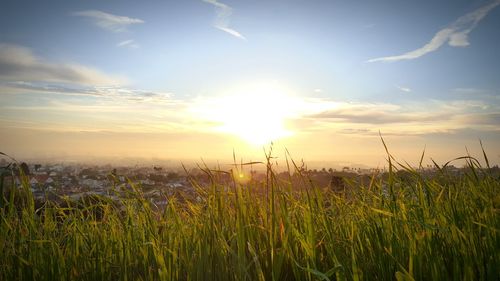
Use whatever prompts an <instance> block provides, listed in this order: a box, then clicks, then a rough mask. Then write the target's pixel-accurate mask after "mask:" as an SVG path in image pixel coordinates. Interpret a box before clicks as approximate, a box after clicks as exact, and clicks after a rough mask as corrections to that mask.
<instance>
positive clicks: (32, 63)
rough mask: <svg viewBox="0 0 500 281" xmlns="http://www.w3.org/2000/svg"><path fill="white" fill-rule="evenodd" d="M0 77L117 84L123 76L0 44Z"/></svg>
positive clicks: (16, 79) (12, 79)
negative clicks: (50, 58) (47, 58)
mask: <svg viewBox="0 0 500 281" xmlns="http://www.w3.org/2000/svg"><path fill="white" fill-rule="evenodd" d="M0 80H4V81H5V80H7V81H47V82H63V83H74V84H80V85H82V84H83V85H119V84H123V82H124V79H123V78H119V77H115V76H111V75H107V74H104V73H103V72H101V71H99V70H97V69H94V68H90V67H86V66H82V65H79V64H74V63H61V62H53V61H49V60H46V59H44V58H41V57H38V56H36V55H35V54H34V53H33V52H32V51H31V50H30V49H28V48H26V47H22V46H18V45H11V44H0Z"/></svg>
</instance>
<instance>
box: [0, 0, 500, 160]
mask: <svg viewBox="0 0 500 281" xmlns="http://www.w3.org/2000/svg"><path fill="white" fill-rule="evenodd" d="M1 6H2V7H1V9H0V132H1V136H0V151H2V152H4V153H7V154H9V155H11V156H14V157H17V158H21V159H22V158H27V157H29V158H36V157H39V158H55V159H57V158H60V159H64V158H72V157H73V158H75V159H83V158H85V157H93V158H95V157H101V156H102V157H144V158H151V157H155V158H166V159H167V158H169V159H200V158H201V159H215V160H225V159H231V158H232V155H233V151H234V152H235V153H236V154H237V155H239V156H241V157H243V158H245V159H247V160H250V159H256V158H259V157H261V158H262V157H264V152H263V151H264V150H265V149H269V147H270V146H269V145H270V143H271V142H272V143H273V149H274V151H275V153H276V154H279V155H281V156H280V157H283V156H282V155H283V152H284V151H285V149H287V150H288V151H289V152H290V154H291V155H292V157H294V158H298V159H304V160H306V161H324V162H339V163H340V162H342V163H359V164H365V165H369V166H383V165H384V164H385V160H384V159H385V151H384V147H383V145H382V142H381V139H380V136H383V138H384V140H385V141H386V143H387V144H388V146H389V149H390V151H391V153H392V154H394V156H396V158H398V159H403V160H405V161H408V162H409V163H415V162H418V160H419V159H420V156H421V154H422V151H424V149H425V159H426V161H430V159H431V158H432V159H434V160H436V161H438V162H440V163H444V162H446V161H448V160H451V159H453V158H455V157H459V156H464V155H466V154H467V151H469V153H470V154H471V155H472V156H478V157H479V156H480V155H481V154H480V151H481V147H480V144H479V140H481V141H482V143H483V145H484V149H485V150H486V152H487V154H488V156H489V160H490V162H492V163H497V164H498V163H500V79H499V77H500V52H499V51H498V50H500V31H499V29H498V27H499V26H500V0H493V1H492V0H488V1H486V0H473V1H463V0H447V1H445V0H439V1H436V0H434V1H396V0H377V1H373V0H361V1H346V0H344V1H326V0H325V1H320V0H308V1H306V0H268V1H260V0H256V1H235V0H224V1H219V0H186V1H146V2H144V1H124V0H120V1H117V0H111V1H92V0H89V1H25V0H16V1H10V0H4V1H2V5H1Z"/></svg>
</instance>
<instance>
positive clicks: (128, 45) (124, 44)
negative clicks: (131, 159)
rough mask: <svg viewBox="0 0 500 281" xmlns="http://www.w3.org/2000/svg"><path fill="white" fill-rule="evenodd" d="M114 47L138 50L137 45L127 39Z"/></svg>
mask: <svg viewBox="0 0 500 281" xmlns="http://www.w3.org/2000/svg"><path fill="white" fill-rule="evenodd" d="M116 47H119V48H129V49H137V48H139V44H137V43H136V42H135V41H134V40H133V39H129V40H124V41H121V42H119V43H118V44H116Z"/></svg>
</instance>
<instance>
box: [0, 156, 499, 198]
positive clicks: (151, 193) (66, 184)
mask: <svg viewBox="0 0 500 281" xmlns="http://www.w3.org/2000/svg"><path fill="white" fill-rule="evenodd" d="M0 167H2V168H3V169H4V176H5V177H3V180H4V183H3V185H4V186H5V187H8V186H12V184H13V185H14V186H16V187H18V188H21V187H22V185H23V183H22V181H23V180H25V181H26V180H27V181H28V182H27V184H28V186H29V187H30V189H31V192H32V194H33V196H34V199H35V200H37V201H38V202H43V201H46V200H55V201H57V200H63V199H64V198H66V199H71V200H79V199H80V198H82V197H83V196H92V195H100V196H106V197H109V198H111V199H116V198H117V195H118V194H120V193H121V192H125V191H126V190H132V186H134V187H138V188H139V189H140V190H141V192H142V193H143V195H144V197H145V198H147V199H148V200H149V201H150V202H151V203H152V204H154V205H156V206H157V207H163V206H165V205H166V204H167V203H168V200H167V198H169V197H170V196H172V195H176V194H183V195H184V196H185V195H188V196H191V197H193V198H196V195H195V192H194V191H195V187H194V186H193V182H195V183H196V184H197V185H201V186H203V185H208V184H210V177H209V176H208V174H207V171H209V172H210V173H213V174H215V175H217V179H218V180H219V181H222V182H224V181H225V182H229V181H233V180H234V178H236V181H237V180H238V178H239V177H242V178H243V177H244V178H246V179H248V180H252V181H257V182H258V181H261V182H263V181H264V180H265V177H266V175H265V173H263V172H258V171H255V170H253V169H251V168H248V167H245V168H243V167H241V168H242V169H241V174H238V175H236V177H233V176H234V174H233V175H231V173H230V172H228V171H229V169H228V171H218V170H211V169H208V168H207V169H206V170H205V171H204V169H203V168H201V167H198V168H191V169H189V170H187V169H185V168H184V169H183V168H178V169H172V168H168V169H166V168H163V167H161V166H154V165H151V166H143V167H139V166H134V167H128V166H123V167H113V166H111V165H89V164H65V163H60V164H38V163H24V162H22V163H20V164H18V163H11V162H9V161H7V160H6V159H0ZM6 167H9V171H11V175H9V174H5V168H6ZM245 169H246V170H247V171H245ZM465 169H466V168H457V167H455V166H453V165H450V166H447V167H446V171H447V173H449V174H452V175H461V174H463V172H464V170H465ZM235 170H239V169H238V168H237V167H236V168H235ZM298 170H299V171H301V173H303V174H304V175H307V176H308V178H309V179H310V180H311V182H312V183H314V185H315V186H317V187H322V188H330V189H332V190H333V191H335V192H343V191H345V189H346V187H348V185H349V184H348V183H349V182H351V183H352V182H356V183H358V184H359V183H360V184H361V186H363V185H364V186H367V185H368V184H369V183H370V181H371V180H372V179H373V178H374V177H375V178H381V177H384V176H386V175H387V170H386V169H375V168H370V169H368V168H366V169H363V168H350V167H343V168H342V169H340V170H337V169H332V168H329V169H326V168H323V169H311V170H309V169H307V168H305V167H300V168H298ZM244 171H245V172H244ZM490 171H493V172H494V173H496V174H499V168H498V166H495V167H493V168H491V169H490ZM419 172H420V174H421V175H424V176H428V177H432V176H433V175H435V174H436V173H437V172H438V169H437V168H436V167H432V166H427V167H425V168H420V169H419ZM20 173H22V174H24V177H21V176H20ZM398 173H399V174H400V175H404V173H405V171H404V170H400V171H398ZM277 178H278V179H282V180H290V179H291V180H293V177H290V175H289V173H288V172H281V173H278V174H277ZM25 184H26V183H25ZM358 186H359V185H358Z"/></svg>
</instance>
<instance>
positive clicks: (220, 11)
mask: <svg viewBox="0 0 500 281" xmlns="http://www.w3.org/2000/svg"><path fill="white" fill-rule="evenodd" d="M202 1H203V2H206V3H209V4H212V5H213V6H215V12H216V13H217V15H216V17H215V21H214V27H215V28H218V29H220V30H222V31H224V32H227V33H229V34H231V35H233V36H235V37H237V38H240V39H243V40H246V38H245V37H244V36H243V35H242V34H241V33H239V32H238V31H236V30H234V29H232V28H230V27H229V22H230V17H231V14H232V13H233V9H232V8H231V7H229V6H228V5H226V4H224V3H221V2H218V1H217V0H202Z"/></svg>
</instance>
